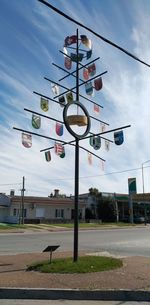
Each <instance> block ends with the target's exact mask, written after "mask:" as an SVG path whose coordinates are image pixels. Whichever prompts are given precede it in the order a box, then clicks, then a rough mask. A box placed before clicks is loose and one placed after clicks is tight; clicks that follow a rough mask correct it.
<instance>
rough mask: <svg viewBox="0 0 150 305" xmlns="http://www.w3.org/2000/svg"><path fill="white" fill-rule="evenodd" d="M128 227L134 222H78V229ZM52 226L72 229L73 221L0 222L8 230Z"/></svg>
mask: <svg viewBox="0 0 150 305" xmlns="http://www.w3.org/2000/svg"><path fill="white" fill-rule="evenodd" d="M116 226H117V227H128V226H136V224H130V223H124V222H118V223H115V222H112V223H109V222H108V223H104V222H103V223H94V222H90V223H79V229H82V228H83V229H84V228H87V229H90V228H97V229H98V228H103V227H104V228H105V227H116ZM54 227H58V228H59V227H61V228H68V229H73V227H74V224H73V223H60V224H37V225H36V224H31V225H30V224H25V225H21V224H0V230H10V229H42V228H45V229H46V228H47V229H48V228H54Z"/></svg>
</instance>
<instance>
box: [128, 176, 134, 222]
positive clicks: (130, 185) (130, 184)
mask: <svg viewBox="0 0 150 305" xmlns="http://www.w3.org/2000/svg"><path fill="white" fill-rule="evenodd" d="M128 190H129V215H130V223H133V222H134V221H133V201H132V195H133V194H136V178H129V179H128Z"/></svg>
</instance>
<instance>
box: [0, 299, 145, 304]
mask: <svg viewBox="0 0 150 305" xmlns="http://www.w3.org/2000/svg"><path fill="white" fill-rule="evenodd" d="M139 304H141V305H148V304H150V302H140V303H139V302H134V301H132V302H126V301H70V300H69V301H68V300H48V301H45V300H36V301H34V300H6V299H5V300H0V305H139Z"/></svg>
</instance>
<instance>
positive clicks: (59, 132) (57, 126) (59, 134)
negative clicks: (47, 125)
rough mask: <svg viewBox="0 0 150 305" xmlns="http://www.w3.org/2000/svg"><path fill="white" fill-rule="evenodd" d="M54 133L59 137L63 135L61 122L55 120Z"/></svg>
mask: <svg viewBox="0 0 150 305" xmlns="http://www.w3.org/2000/svg"><path fill="white" fill-rule="evenodd" d="M56 134H57V135H58V136H60V137H61V136H62V135H63V124H62V123H59V122H56Z"/></svg>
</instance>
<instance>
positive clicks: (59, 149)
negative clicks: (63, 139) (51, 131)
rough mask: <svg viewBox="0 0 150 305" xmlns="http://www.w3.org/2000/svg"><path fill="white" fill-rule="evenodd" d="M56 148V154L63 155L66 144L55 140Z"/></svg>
mask: <svg viewBox="0 0 150 305" xmlns="http://www.w3.org/2000/svg"><path fill="white" fill-rule="evenodd" d="M54 148H55V154H56V155H58V156H60V155H62V154H63V153H64V152H65V149H64V146H63V145H62V144H61V143H57V142H55V145H54Z"/></svg>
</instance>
